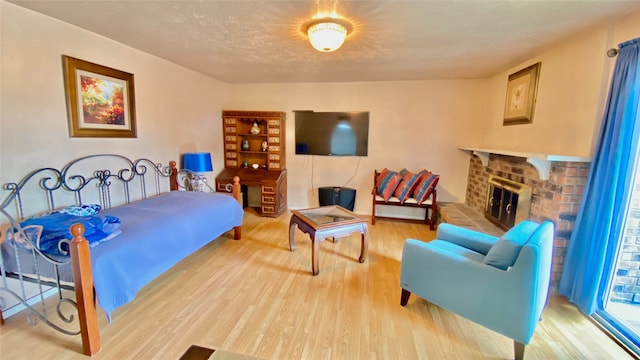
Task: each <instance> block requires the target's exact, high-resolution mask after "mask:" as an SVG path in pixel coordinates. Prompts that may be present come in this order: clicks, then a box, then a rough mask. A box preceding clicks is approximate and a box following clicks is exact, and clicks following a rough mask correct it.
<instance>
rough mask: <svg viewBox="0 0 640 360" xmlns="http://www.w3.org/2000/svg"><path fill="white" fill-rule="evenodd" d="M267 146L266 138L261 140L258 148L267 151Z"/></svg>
mask: <svg viewBox="0 0 640 360" xmlns="http://www.w3.org/2000/svg"><path fill="white" fill-rule="evenodd" d="M268 149H269V146H268V145H267V140H262V144H261V145H260V150H262V151H267V150H268Z"/></svg>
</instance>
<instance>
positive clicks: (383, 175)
mask: <svg viewBox="0 0 640 360" xmlns="http://www.w3.org/2000/svg"><path fill="white" fill-rule="evenodd" d="M400 178H401V177H400V174H398V173H397V172H395V171H391V170H389V169H386V168H385V169H384V170H382V171H381V172H380V175H378V179H377V181H376V183H377V185H378V195H380V196H382V198H383V199H384V201H385V202H386V201H389V199H391V196H392V195H393V192H394V191H395V190H396V187H397V186H398V183H399V182H400Z"/></svg>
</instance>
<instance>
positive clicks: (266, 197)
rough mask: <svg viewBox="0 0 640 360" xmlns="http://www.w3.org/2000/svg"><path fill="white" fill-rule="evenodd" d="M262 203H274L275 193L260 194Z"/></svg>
mask: <svg viewBox="0 0 640 360" xmlns="http://www.w3.org/2000/svg"><path fill="white" fill-rule="evenodd" d="M262 203H263V204H275V203H276V197H275V195H262Z"/></svg>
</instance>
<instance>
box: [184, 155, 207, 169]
mask: <svg viewBox="0 0 640 360" xmlns="http://www.w3.org/2000/svg"><path fill="white" fill-rule="evenodd" d="M183 161H184V168H185V169H187V170H191V171H193V172H195V173H203V172H208V171H213V164H212V163H211V153H205V152H200V153H185V154H184V159H183Z"/></svg>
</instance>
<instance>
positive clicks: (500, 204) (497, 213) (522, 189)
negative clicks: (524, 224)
mask: <svg viewBox="0 0 640 360" xmlns="http://www.w3.org/2000/svg"><path fill="white" fill-rule="evenodd" d="M530 208H531V187H530V186H528V185H525V184H521V183H518V182H515V181H512V180H509V179H505V178H501V177H498V176H493V175H491V176H490V177H489V182H488V187H487V203H486V206H485V212H484V215H485V217H486V218H487V219H489V220H490V221H491V222H493V223H494V224H496V225H498V226H499V227H500V228H502V229H504V230H508V229H510V228H512V227H513V226H514V225H515V224H517V223H519V222H520V221H522V220H525V219H527V218H528V217H529V209H530Z"/></svg>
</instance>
